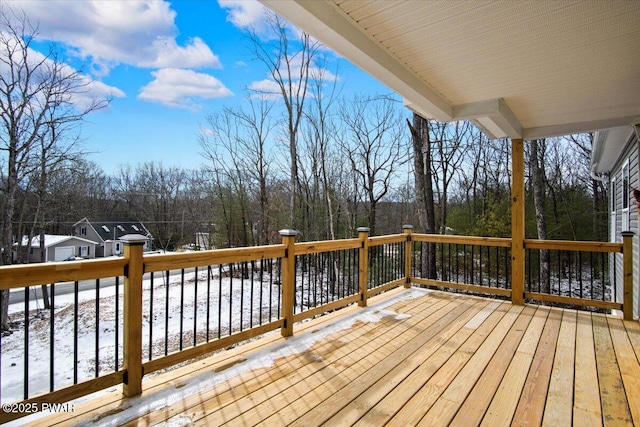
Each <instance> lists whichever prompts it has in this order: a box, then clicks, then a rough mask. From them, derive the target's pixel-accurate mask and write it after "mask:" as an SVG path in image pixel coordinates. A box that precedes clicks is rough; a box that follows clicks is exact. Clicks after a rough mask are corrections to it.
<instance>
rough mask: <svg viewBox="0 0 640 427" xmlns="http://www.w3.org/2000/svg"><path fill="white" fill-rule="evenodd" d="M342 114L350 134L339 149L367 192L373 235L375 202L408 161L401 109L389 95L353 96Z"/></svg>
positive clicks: (386, 191)
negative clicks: (373, 96) (348, 138)
mask: <svg viewBox="0 0 640 427" xmlns="http://www.w3.org/2000/svg"><path fill="white" fill-rule="evenodd" d="M341 116H342V119H343V120H344V123H345V126H346V128H347V132H348V134H349V135H350V136H351V138H350V141H341V142H340V144H341V148H342V150H343V151H344V153H345V159H348V161H349V162H350V163H351V169H352V172H353V173H354V175H355V177H356V179H357V182H358V185H360V186H362V188H363V189H364V192H365V194H366V199H367V210H368V217H369V218H368V219H369V227H370V228H371V232H372V234H374V233H375V231H376V209H377V205H378V203H379V202H380V201H381V200H382V199H383V198H384V197H385V196H386V195H387V194H388V193H389V190H390V189H391V186H392V184H393V181H394V179H395V178H396V177H397V172H398V171H399V170H400V169H401V168H402V167H403V166H404V165H405V163H406V162H407V160H408V159H407V151H406V150H405V147H404V144H406V133H405V132H406V128H405V127H404V125H403V119H402V112H401V111H400V110H399V109H398V108H397V106H396V103H395V101H393V100H392V99H389V98H388V97H376V98H367V97H363V96H359V95H355V96H354V97H353V98H352V99H351V100H350V101H348V102H346V103H343V105H342V108H341Z"/></svg>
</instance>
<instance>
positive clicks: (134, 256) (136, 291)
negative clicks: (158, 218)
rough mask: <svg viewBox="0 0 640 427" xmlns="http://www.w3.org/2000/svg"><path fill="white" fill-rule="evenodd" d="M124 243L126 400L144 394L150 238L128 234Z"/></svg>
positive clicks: (124, 393) (123, 327)
mask: <svg viewBox="0 0 640 427" xmlns="http://www.w3.org/2000/svg"><path fill="white" fill-rule="evenodd" d="M120 240H122V241H123V243H124V257H125V258H126V259H127V260H128V263H127V265H126V267H125V268H126V270H125V275H124V307H123V310H124V320H123V322H124V323H123V325H122V330H123V335H124V337H123V345H124V361H123V368H124V369H125V377H124V384H123V388H122V393H123V395H124V396H125V397H132V396H137V395H139V394H141V393H142V375H143V372H142V275H143V274H144V262H143V258H142V253H143V249H144V244H145V242H146V241H147V238H146V237H145V236H142V235H140V234H127V235H125V236H122V237H121V238H120Z"/></svg>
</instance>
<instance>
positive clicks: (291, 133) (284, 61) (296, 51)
mask: <svg viewBox="0 0 640 427" xmlns="http://www.w3.org/2000/svg"><path fill="white" fill-rule="evenodd" d="M267 13H268V15H267V22H268V23H269V29H270V35H269V36H270V37H272V38H271V39H270V40H269V41H268V42H264V40H263V38H261V37H260V36H258V35H257V33H256V32H255V31H253V32H251V34H250V36H249V38H250V50H251V54H252V55H253V57H254V58H255V59H257V60H258V61H260V62H262V63H263V64H264V65H265V66H266V67H267V69H268V72H269V76H270V77H271V79H272V80H273V82H275V83H276V86H277V89H276V90H265V91H264V92H263V93H265V94H267V95H271V96H274V95H278V96H281V97H282V100H283V102H284V106H285V113H286V114H285V122H286V126H285V127H286V137H287V140H288V149H289V157H290V159H289V162H290V163H289V166H290V167H289V186H290V189H289V191H290V196H289V222H290V226H291V227H292V228H296V225H297V224H296V210H297V204H296V199H297V198H298V195H299V193H300V182H299V176H298V129H299V127H300V124H301V121H302V119H303V113H304V104H305V98H306V97H307V86H308V84H309V77H310V70H311V68H312V66H313V59H314V56H315V54H316V52H317V50H318V47H319V43H318V42H317V41H315V40H313V39H312V38H311V37H310V36H309V35H308V34H306V33H304V32H300V33H299V40H296V41H295V42H292V41H291V40H289V34H288V31H287V23H286V21H285V20H283V19H282V18H281V17H280V16H278V15H276V14H274V13H271V12H267Z"/></svg>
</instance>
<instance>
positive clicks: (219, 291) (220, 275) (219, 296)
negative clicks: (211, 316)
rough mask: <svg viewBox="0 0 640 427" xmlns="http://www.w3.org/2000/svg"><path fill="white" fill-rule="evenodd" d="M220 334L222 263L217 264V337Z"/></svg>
mask: <svg viewBox="0 0 640 427" xmlns="http://www.w3.org/2000/svg"><path fill="white" fill-rule="evenodd" d="M221 336H222V264H218V339H220V337H221Z"/></svg>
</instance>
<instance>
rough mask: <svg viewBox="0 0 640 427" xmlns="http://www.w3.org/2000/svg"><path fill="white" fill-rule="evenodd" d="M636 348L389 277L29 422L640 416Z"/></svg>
mask: <svg viewBox="0 0 640 427" xmlns="http://www.w3.org/2000/svg"><path fill="white" fill-rule="evenodd" d="M332 325H338V326H339V325H347V326H345V327H344V328H343V329H337V328H336V329H330V328H332V327H335V326H332ZM314 337H317V338H318V339H317V340H316V341H315V342H312V341H313V340H314V339H315V338H314ZM305 340H307V341H308V342H309V345H308V346H307V347H303V346H304V345H305ZM287 346H293V347H294V348H299V350H297V351H293V352H290V353H288V354H287V353H282V351H283V349H284V350H286V347H287ZM278 352H280V353H278ZM265 354H267V355H268V354H274V355H275V356H274V358H277V360H275V363H273V364H265V365H264V366H256V367H253V368H251V369H246V368H243V365H250V364H251V363H254V362H252V361H253V360H254V359H255V358H256V357H258V356H257V355H263V356H264V355H265ZM278 354H280V356H277V355H278ZM283 354H284V355H283ZM639 360H640V324H638V322H637V321H634V322H631V321H629V322H623V321H622V320H621V319H620V318H617V317H614V316H608V315H602V314H591V313H588V312H578V311H575V310H565V309H557V308H548V307H539V306H513V305H512V304H511V303H510V302H502V301H497V300H490V299H484V298H478V297H470V296H462V295H455V294H449V293H443V292H438V291H423V290H417V289H413V290H405V289H397V290H394V291H392V292H389V293H387V294H385V295H383V296H380V297H376V298H373V299H371V300H370V301H369V307H368V308H366V309H363V308H359V307H355V306H354V307H349V308H347V309H344V310H340V311H338V312H334V313H332V314H330V315H328V316H324V317H322V318H319V319H316V320H314V321H311V322H307V323H304V324H302V325H296V327H295V336H294V337H293V338H290V339H288V340H284V339H282V338H280V337H279V335H273V336H270V337H265V338H262V339H260V340H257V341H253V342H251V343H249V344H247V345H244V346H241V347H237V348H235V349H233V350H229V351H226V352H224V353H221V354H218V355H216V356H213V357H210V358H208V359H205V360H199V361H197V362H194V363H192V364H190V365H187V366H183V367H181V368H178V369H176V370H174V371H172V372H168V373H164V374H162V375H159V376H156V377H154V378H150V379H147V380H145V382H144V383H143V384H144V392H143V395H142V397H140V398H135V399H130V400H121V399H120V391H119V390H113V391H111V392H108V393H103V394H101V396H100V397H99V398H94V399H91V400H89V401H86V402H84V403H78V404H76V405H75V412H74V413H72V414H71V413H66V414H65V413H59V414H54V415H52V416H49V417H47V418H43V419H40V420H37V421H35V422H34V423H33V424H34V425H47V426H52V425H55V424H56V423H57V422H60V423H61V424H64V425H68V424H74V423H80V424H83V425H85V424H90V423H91V424H101V423H107V422H109V423H112V424H113V423H115V424H120V425H123V424H124V425H129V426H136V425H156V424H163V425H165V424H164V423H167V425H202V426H217V425H223V424H228V425H239V426H250V425H257V424H260V425H268V426H284V425H296V426H315V425H328V426H336V425H361V426H382V425H389V426H402V427H405V426H414V425H423V426H445V425H457V426H473V425H486V426H499V425H518V426H537V425H548V426H570V425H575V426H592V425H594V426H595V425H605V426H625V425H629V426H632V425H634V422H635V425H638V426H640V364H639V362H638V361H639ZM230 374H233V375H230ZM217 377H224V379H223V380H221V381H219V382H217V383H216V382H215V379H216V378H217ZM181 391H182V392H184V394H185V395H184V396H183V397H181V398H180V399H178V400H176V399H175V396H174V397H173V398H171V397H167V396H172V393H179V392H181ZM163 396H164V397H163ZM70 416H71V417H72V418H70Z"/></svg>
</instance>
